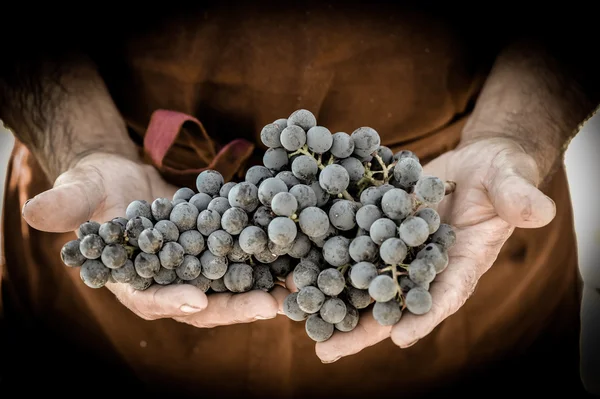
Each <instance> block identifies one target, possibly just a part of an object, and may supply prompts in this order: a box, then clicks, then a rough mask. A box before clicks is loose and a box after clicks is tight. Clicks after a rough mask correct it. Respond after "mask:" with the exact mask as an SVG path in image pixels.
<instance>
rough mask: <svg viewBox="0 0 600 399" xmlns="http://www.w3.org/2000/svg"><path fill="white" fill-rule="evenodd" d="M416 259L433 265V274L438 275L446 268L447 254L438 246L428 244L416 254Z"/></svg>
mask: <svg viewBox="0 0 600 399" xmlns="http://www.w3.org/2000/svg"><path fill="white" fill-rule="evenodd" d="M417 259H423V260H425V261H427V262H430V263H431V264H433V266H434V268H435V272H436V273H437V274H440V273H441V272H443V271H444V270H445V269H446V267H448V263H449V258H448V252H447V251H446V250H444V249H443V247H442V246H441V245H439V244H435V243H429V244H427V245H426V246H425V248H423V249H422V250H420V251H419V252H418V253H417Z"/></svg>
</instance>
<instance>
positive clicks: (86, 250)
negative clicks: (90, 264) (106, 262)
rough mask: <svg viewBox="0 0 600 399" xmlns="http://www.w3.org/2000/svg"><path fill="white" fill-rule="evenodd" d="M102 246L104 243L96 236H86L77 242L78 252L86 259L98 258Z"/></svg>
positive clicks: (102, 248)
mask: <svg viewBox="0 0 600 399" xmlns="http://www.w3.org/2000/svg"><path fill="white" fill-rule="evenodd" d="M104 246H105V244H104V241H103V240H102V238H101V237H100V236H99V235H97V234H88V235H87V236H85V237H83V238H82V239H81V241H79V251H80V252H81V254H82V255H83V256H85V258H86V259H98V258H100V256H101V255H102V250H104Z"/></svg>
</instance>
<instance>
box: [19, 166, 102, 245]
mask: <svg viewBox="0 0 600 399" xmlns="http://www.w3.org/2000/svg"><path fill="white" fill-rule="evenodd" d="M104 197H105V192H104V186H103V185H102V183H101V182H99V181H98V180H97V179H93V178H91V177H88V176H86V175H85V174H83V173H79V172H78V171H75V170H74V171H70V172H67V173H65V174H63V175H61V176H60V177H59V178H58V179H57V180H56V184H55V186H54V188H52V189H50V190H48V191H45V192H43V193H41V194H38V195H36V196H35V197H33V198H32V199H30V200H28V201H27V202H26V203H25V205H24V206H23V210H22V214H23V218H24V219H25V221H27V223H28V224H29V225H30V226H31V227H33V228H34V229H37V230H41V231H47V232H52V233H64V232H69V231H73V230H76V229H77V228H78V227H79V226H80V225H81V223H83V222H86V221H88V220H90V219H91V218H92V215H93V213H94V211H95V210H96V209H97V208H98V207H99V206H100V204H101V203H102V200H103V199H104Z"/></svg>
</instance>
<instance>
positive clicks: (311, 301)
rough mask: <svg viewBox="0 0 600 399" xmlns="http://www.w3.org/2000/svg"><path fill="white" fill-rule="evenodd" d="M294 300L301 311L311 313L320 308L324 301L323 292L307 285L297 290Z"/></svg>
mask: <svg viewBox="0 0 600 399" xmlns="http://www.w3.org/2000/svg"><path fill="white" fill-rule="evenodd" d="M296 300H297V302H298V306H299V307H300V309H302V311H304V312H306V313H309V314H313V313H317V312H318V311H319V310H321V307H322V306H323V303H325V294H323V293H322V292H321V290H320V289H318V288H317V287H314V286H312V285H307V286H306V287H302V289H300V291H298V297H297V298H296Z"/></svg>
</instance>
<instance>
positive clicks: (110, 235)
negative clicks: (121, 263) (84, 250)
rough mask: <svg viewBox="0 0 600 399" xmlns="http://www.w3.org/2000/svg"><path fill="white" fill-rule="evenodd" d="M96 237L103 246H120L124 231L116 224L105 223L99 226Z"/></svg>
mask: <svg viewBox="0 0 600 399" xmlns="http://www.w3.org/2000/svg"><path fill="white" fill-rule="evenodd" d="M98 235H99V236H100V237H102V240H103V241H104V243H105V244H120V243H122V242H123V240H124V238H125V230H124V229H123V227H122V226H121V225H120V224H118V223H116V222H106V223H102V224H101V225H100V228H99V229H98Z"/></svg>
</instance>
